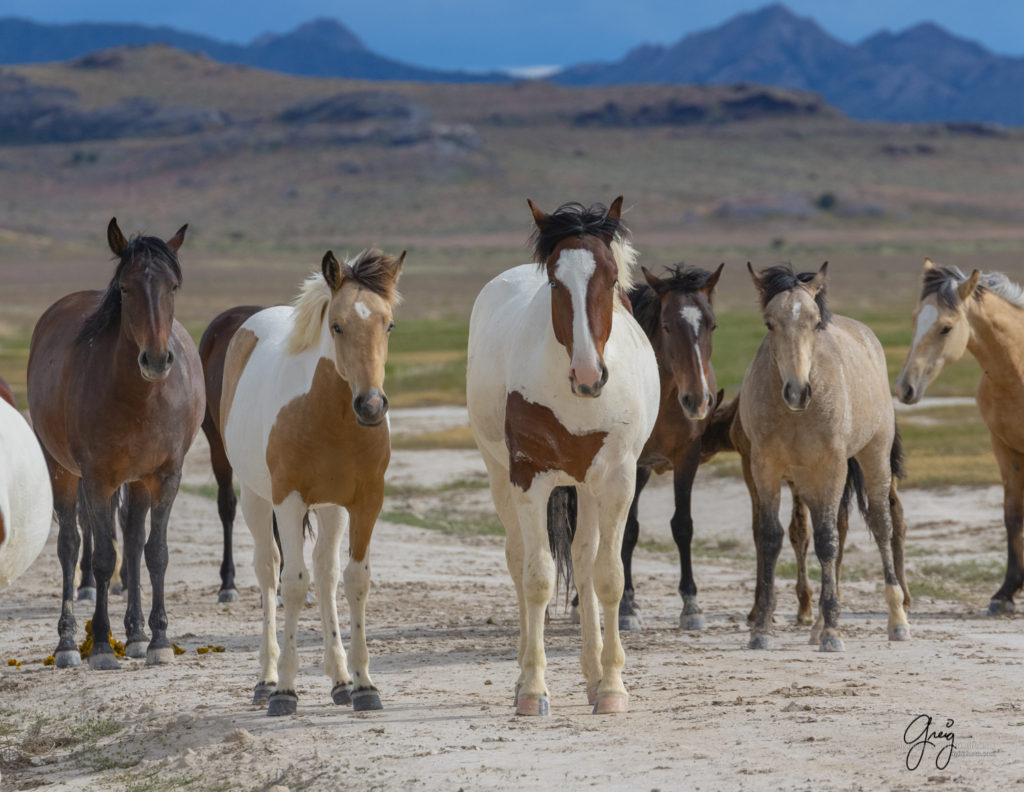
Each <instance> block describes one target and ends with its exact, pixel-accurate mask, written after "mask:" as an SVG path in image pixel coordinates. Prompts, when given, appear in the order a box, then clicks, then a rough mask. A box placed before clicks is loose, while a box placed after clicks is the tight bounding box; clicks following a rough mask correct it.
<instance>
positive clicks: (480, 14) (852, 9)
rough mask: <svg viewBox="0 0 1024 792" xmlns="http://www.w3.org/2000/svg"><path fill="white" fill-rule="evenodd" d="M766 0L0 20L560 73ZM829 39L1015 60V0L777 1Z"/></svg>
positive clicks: (476, 0)
mask: <svg viewBox="0 0 1024 792" xmlns="http://www.w3.org/2000/svg"><path fill="white" fill-rule="evenodd" d="M766 4H767V0H614V1H613V0H587V1H585V0H515V1H514V2H510V1H509V0H360V2H351V0H287V2H282V0H246V2H225V0H171V2H168V1H167V0H0V17H5V16H18V17H22V18H26V19H32V20H35V21H38V22H50V23H61V22H86V21H88V22H137V23H142V24H147V25H168V26H171V27H175V28H178V29H181V30H187V31H191V32H195V33H202V34H204V35H207V36H211V37H213V38H218V39H222V40H226V41H234V42H239V43H247V42H249V41H251V40H252V39H253V38H255V37H257V36H259V35H260V34H262V33H265V32H273V33H284V32H287V31H288V30H291V29H293V28H295V27H297V26H298V25H300V24H302V23H303V22H307V21H309V20H310V19H314V18H317V17H332V18H335V19H338V20H340V21H341V22H342V23H343V24H344V25H346V26H347V27H348V28H349V29H351V30H352V31H353V32H354V33H355V34H356V35H358V36H359V37H360V38H361V39H362V40H363V42H364V43H365V44H366V45H367V46H368V47H369V48H370V49H372V50H374V51H375V52H377V53H379V54H381V55H386V56H388V57H391V58H394V59H397V60H401V61H405V62H407V63H412V64H416V65H419V66H427V67H431V68H447V69H451V68H454V69H490V68H524V67H534V66H559V65H562V66H565V65H571V64H575V63H583V62H587V61H612V60H618V59H619V58H621V57H622V56H623V55H625V54H626V53H627V52H628V51H629V50H630V49H632V48H633V47H635V46H638V45H640V44H644V43H651V44H671V43H674V42H675V41H678V40H679V39H680V38H682V37H683V36H685V35H686V34H688V33H692V32H695V31H698V30H705V29H707V28H710V27H715V26H717V25H719V24H721V23H722V22H725V21H727V20H728V19H731V18H732V17H733V16H735V15H736V14H738V13H741V12H743V11H751V10H754V9H757V8H761V7H762V6H764V5H766ZM786 5H787V6H788V7H789V9H790V10H791V11H793V12H794V13H796V14H798V15H800V16H804V17H811V18H813V19H814V20H815V21H816V22H817V23H818V24H819V25H820V26H821V27H822V28H824V29H825V30H826V31H827V32H828V33H830V34H831V35H833V36H835V37H836V38H838V39H840V40H842V41H846V42H849V43H854V42H857V41H860V40H861V39H864V38H866V37H867V36H869V35H871V34H873V33H875V32H877V31H879V30H884V29H887V30H890V31H894V32H895V31H899V30H903V29H905V28H908V27H911V26H912V25H915V24H917V23H919V22H924V21H930V22H935V23H937V24H939V25H941V26H942V27H944V28H946V29H947V30H949V31H950V32H951V33H954V34H956V35H958V36H961V37H963V38H968V39H972V40H974V41H977V42H979V43H981V44H983V45H984V46H986V47H987V48H988V49H990V50H992V51H994V52H997V53H1000V54H1004V55H1017V56H1024V0H788V2H786Z"/></svg>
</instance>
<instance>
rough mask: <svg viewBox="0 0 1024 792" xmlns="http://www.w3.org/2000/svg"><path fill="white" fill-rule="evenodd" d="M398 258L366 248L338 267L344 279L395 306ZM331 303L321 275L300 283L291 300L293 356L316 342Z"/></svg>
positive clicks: (311, 276)
mask: <svg viewBox="0 0 1024 792" xmlns="http://www.w3.org/2000/svg"><path fill="white" fill-rule="evenodd" d="M397 262H398V259H396V258H395V257H394V256H389V255H387V254H386V253H383V252H381V251H380V250H377V249H376V248H370V249H368V250H364V251H362V252H361V253H359V254H358V255H357V256H356V257H355V258H353V259H351V260H349V261H347V262H345V264H344V265H343V266H342V274H343V278H344V280H354V281H355V282H356V283H357V284H359V285H360V286H362V287H364V288H365V289H367V290H369V291H371V292H373V293H374V294H377V295H380V296H381V297H383V298H384V299H385V300H387V301H388V302H389V303H391V305H397V304H398V303H399V302H401V300H402V296H401V295H400V294H399V293H398V290H397V288H396V282H397V280H398V279H397V278H396V277H395V265H396V264H397ZM330 302H331V287H330V286H328V285H327V281H326V280H325V279H324V276H323V273H322V272H313V273H311V274H310V275H309V277H307V278H306V280H304V281H303V282H302V286H300V287H299V293H298V294H297V295H296V297H295V299H294V300H292V308H293V309H294V311H293V314H292V331H291V334H290V335H289V336H288V351H289V352H291V353H292V354H293V355H295V354H298V353H299V352H305V351H306V350H307V349H311V348H312V347H313V346H315V345H316V344H317V343H318V342H319V341H320V333H321V331H322V329H323V321H324V314H325V313H326V311H327V306H328V305H330Z"/></svg>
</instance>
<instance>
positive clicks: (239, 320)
mask: <svg viewBox="0 0 1024 792" xmlns="http://www.w3.org/2000/svg"><path fill="white" fill-rule="evenodd" d="M261 310H263V306H259V305H239V306H236V307H234V308H228V309H227V310H226V311H223V312H222V313H220V314H218V315H217V316H216V317H215V318H214V320H213V321H212V322H210V324H209V326H208V327H207V328H206V330H204V331H203V336H202V338H200V339H199V359H200V361H201V362H202V365H203V380H204V383H205V385H206V416H205V419H204V420H205V421H208V422H209V423H210V426H211V428H212V429H213V430H214V431H217V432H221V433H223V430H224V427H223V426H222V425H221V420H220V417H221V416H220V410H221V406H220V398H221V390H222V388H223V384H224V362H225V360H226V358H227V354H228V345H229V344H230V343H231V339H232V338H233V337H234V335H235V333H236V332H237V331H238V328H239V327H241V326H242V324H243V323H244V322H245V320H246V319H248V318H249V317H250V316H252V315H253V314H254V313H256V312H257V311H261ZM222 436H223V435H222Z"/></svg>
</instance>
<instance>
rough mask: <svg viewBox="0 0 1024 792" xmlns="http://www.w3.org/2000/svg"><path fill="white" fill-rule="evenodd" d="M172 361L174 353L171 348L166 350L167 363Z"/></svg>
mask: <svg viewBox="0 0 1024 792" xmlns="http://www.w3.org/2000/svg"><path fill="white" fill-rule="evenodd" d="M172 363H174V353H173V352H172V351H171V350H169V349H168V350H167V365H168V366H170V365H171V364H172Z"/></svg>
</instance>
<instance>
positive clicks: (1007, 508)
mask: <svg viewBox="0 0 1024 792" xmlns="http://www.w3.org/2000/svg"><path fill="white" fill-rule="evenodd" d="M992 450H993V451H994V452H995V455H996V461H997V462H999V472H1000V473H1002V477H1003V522H1004V523H1005V525H1006V577H1005V578H1004V579H1003V585H1002V586H1000V587H999V591H997V592H996V593H995V594H993V595H992V600H991V602H989V606H988V613H989V615H990V616H1001V615H1003V614H1005V613H1013V595H1014V594H1016V593H1017V591H1018V590H1019V589H1020V587H1021V585H1024V532H1022V528H1024V454H1020V453H1018V452H1017V451H1015V450H1013V449H1012V448H1010V447H1009V446H1008V445H1006V444H1005V443H1004V442H1003V441H1002V440H1000V439H998V438H997V437H996V436H995V435H992Z"/></svg>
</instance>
